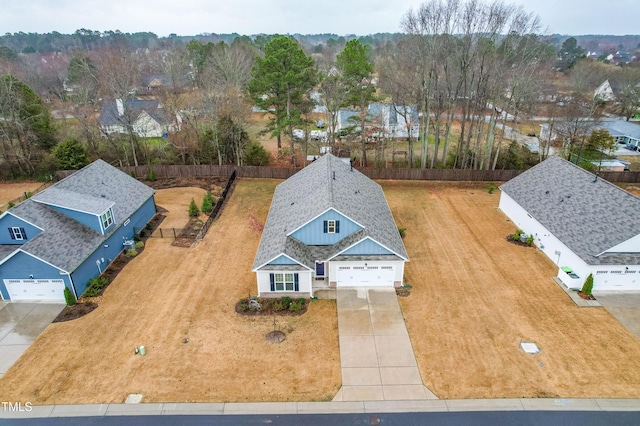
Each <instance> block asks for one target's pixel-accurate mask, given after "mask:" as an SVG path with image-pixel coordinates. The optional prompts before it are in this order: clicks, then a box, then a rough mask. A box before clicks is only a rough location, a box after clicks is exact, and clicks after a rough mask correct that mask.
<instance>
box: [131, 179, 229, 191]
mask: <svg viewBox="0 0 640 426" xmlns="http://www.w3.org/2000/svg"><path fill="white" fill-rule="evenodd" d="M139 180H140V181H141V182H143V183H144V184H145V185H148V186H150V187H151V188H153V189H167V188H185V187H193V188H202V189H204V190H205V191H211V193H212V194H213V195H215V196H220V194H222V190H223V189H224V187H225V185H226V184H227V181H228V180H229V179H227V178H226V177H218V176H212V177H208V178H186V177H178V178H171V179H157V180H154V181H151V180H148V179H139Z"/></svg>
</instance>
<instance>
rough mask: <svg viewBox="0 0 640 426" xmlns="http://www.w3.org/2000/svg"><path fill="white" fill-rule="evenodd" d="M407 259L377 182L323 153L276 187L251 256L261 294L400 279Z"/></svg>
mask: <svg viewBox="0 0 640 426" xmlns="http://www.w3.org/2000/svg"><path fill="white" fill-rule="evenodd" d="M408 260H409V258H408V256H407V252H406V250H405V247H404V244H403V243H402V239H401V238H400V234H399V232H398V228H397V227H396V223H395V221H394V219H393V216H392V214H391V210H390V209H389V205H388V204H387V201H386V198H385V196H384V193H383V191H382V188H381V187H380V185H378V184H377V183H375V182H374V181H372V180H371V179H369V178H368V177H366V176H365V175H363V174H362V173H360V172H358V171H357V170H355V169H353V168H352V167H351V166H350V164H345V163H344V162H342V161H341V160H340V159H338V158H337V157H335V156H333V155H332V154H325V155H324V156H322V157H320V158H319V159H317V160H316V161H314V162H313V163H311V164H310V165H309V166H307V167H305V168H304V169H302V170H300V171H299V172H298V173H296V174H295V175H293V176H291V177H290V178H289V179H287V180H286V181H284V182H282V183H281V184H279V185H278V186H277V187H276V191H275V193H274V195H273V200H272V202H271V208H270V209H269V214H268V216H267V221H266V223H265V226H264V230H263V233H262V239H261V240H260V245H259V247H258V251H257V253H256V257H255V260H254V263H253V272H255V273H256V277H257V282H258V294H259V295H260V296H262V297H282V296H295V297H312V296H313V295H314V291H316V290H318V289H321V288H340V287H392V288H393V287H399V286H401V285H402V283H403V276H404V263H405V262H407V261H408Z"/></svg>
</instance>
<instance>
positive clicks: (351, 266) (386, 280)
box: [329, 261, 404, 287]
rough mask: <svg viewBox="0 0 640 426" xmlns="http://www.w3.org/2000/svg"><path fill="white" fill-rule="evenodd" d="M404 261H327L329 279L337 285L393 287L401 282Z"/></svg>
mask: <svg viewBox="0 0 640 426" xmlns="http://www.w3.org/2000/svg"><path fill="white" fill-rule="evenodd" d="M403 275H404V262H402V261H392V262H388V261H387V262H385V261H370V262H361V261H358V262H348V261H340V262H329V277H330V278H329V279H330V281H332V282H335V283H336V286H337V287H394V286H396V285H397V286H400V285H401V284H402V278H403Z"/></svg>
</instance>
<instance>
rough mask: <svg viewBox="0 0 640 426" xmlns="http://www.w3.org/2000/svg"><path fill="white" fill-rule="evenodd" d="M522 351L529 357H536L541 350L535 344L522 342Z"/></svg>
mask: <svg viewBox="0 0 640 426" xmlns="http://www.w3.org/2000/svg"><path fill="white" fill-rule="evenodd" d="M520 349H522V350H523V351H525V352H526V353H528V354H529V355H535V354H539V353H540V348H539V347H538V345H536V344H535V343H533V342H520Z"/></svg>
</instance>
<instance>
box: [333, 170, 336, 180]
mask: <svg viewBox="0 0 640 426" xmlns="http://www.w3.org/2000/svg"><path fill="white" fill-rule="evenodd" d="M333 180H336V172H333Z"/></svg>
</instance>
